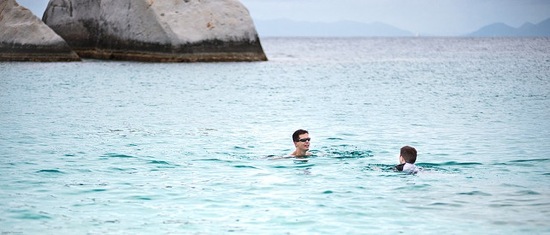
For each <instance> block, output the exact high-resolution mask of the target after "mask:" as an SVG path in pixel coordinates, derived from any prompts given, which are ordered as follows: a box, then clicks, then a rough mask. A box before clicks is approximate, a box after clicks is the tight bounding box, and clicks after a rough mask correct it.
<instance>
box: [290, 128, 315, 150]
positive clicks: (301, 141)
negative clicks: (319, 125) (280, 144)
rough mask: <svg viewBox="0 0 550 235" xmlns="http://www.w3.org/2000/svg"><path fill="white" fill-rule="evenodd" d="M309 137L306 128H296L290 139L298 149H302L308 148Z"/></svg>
mask: <svg viewBox="0 0 550 235" xmlns="http://www.w3.org/2000/svg"><path fill="white" fill-rule="evenodd" d="M310 140H311V139H310V138H309V132H307V131H306V130H302V129H299V130H296V131H295V132H294V134H292V141H294V145H295V146H296V148H298V149H302V150H306V151H307V150H309V141H310Z"/></svg>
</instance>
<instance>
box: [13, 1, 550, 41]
mask: <svg viewBox="0 0 550 235" xmlns="http://www.w3.org/2000/svg"><path fill="white" fill-rule="evenodd" d="M17 2H19V3H20V4H21V5H23V6H25V7H27V8H29V9H31V11H33V12H34V13H35V14H37V15H38V16H39V17H42V13H43V12H44V10H45V8H46V5H47V2H48V0H17ZM241 2H242V3H243V4H244V5H245V6H246V7H247V8H248V10H249V11H250V14H251V15H252V18H253V19H254V20H271V19H290V20H295V21H309V22H335V21H341V20H350V21H357V22H364V23H373V22H382V23H386V24H390V25H393V26H395V27H398V28H400V29H403V30H407V31H410V32H413V33H419V34H429V35H440V36H456V35H462V34H465V33H470V32H473V31H475V30H477V29H479V28H481V27H483V26H486V25H488V24H492V23H505V24H508V25H510V26H512V27H519V26H521V25H522V24H523V23H525V22H531V23H539V22H541V21H543V20H545V19H548V18H550V0H241Z"/></svg>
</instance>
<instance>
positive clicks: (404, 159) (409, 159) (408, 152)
mask: <svg viewBox="0 0 550 235" xmlns="http://www.w3.org/2000/svg"><path fill="white" fill-rule="evenodd" d="M399 162H400V163H410V164H414V163H415V162H416V149H415V148H413V147H411V146H403V147H401V153H400V154H399Z"/></svg>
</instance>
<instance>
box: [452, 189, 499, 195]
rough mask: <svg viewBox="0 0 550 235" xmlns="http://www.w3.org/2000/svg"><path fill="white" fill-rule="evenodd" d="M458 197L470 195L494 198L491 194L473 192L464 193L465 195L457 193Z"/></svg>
mask: <svg viewBox="0 0 550 235" xmlns="http://www.w3.org/2000/svg"><path fill="white" fill-rule="evenodd" d="M457 194H458V195H469V196H492V194H490V193H485V192H482V191H477V190H476V191H471V192H464V193H457Z"/></svg>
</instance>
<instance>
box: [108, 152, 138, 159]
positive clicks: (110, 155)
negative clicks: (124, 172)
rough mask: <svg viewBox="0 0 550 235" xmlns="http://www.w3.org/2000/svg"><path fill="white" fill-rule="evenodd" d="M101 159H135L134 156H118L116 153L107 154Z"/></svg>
mask: <svg viewBox="0 0 550 235" xmlns="http://www.w3.org/2000/svg"><path fill="white" fill-rule="evenodd" d="M101 157H104V158H135V157H134V156H130V155H125V154H118V153H107V154H105V155H103V156H101Z"/></svg>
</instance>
